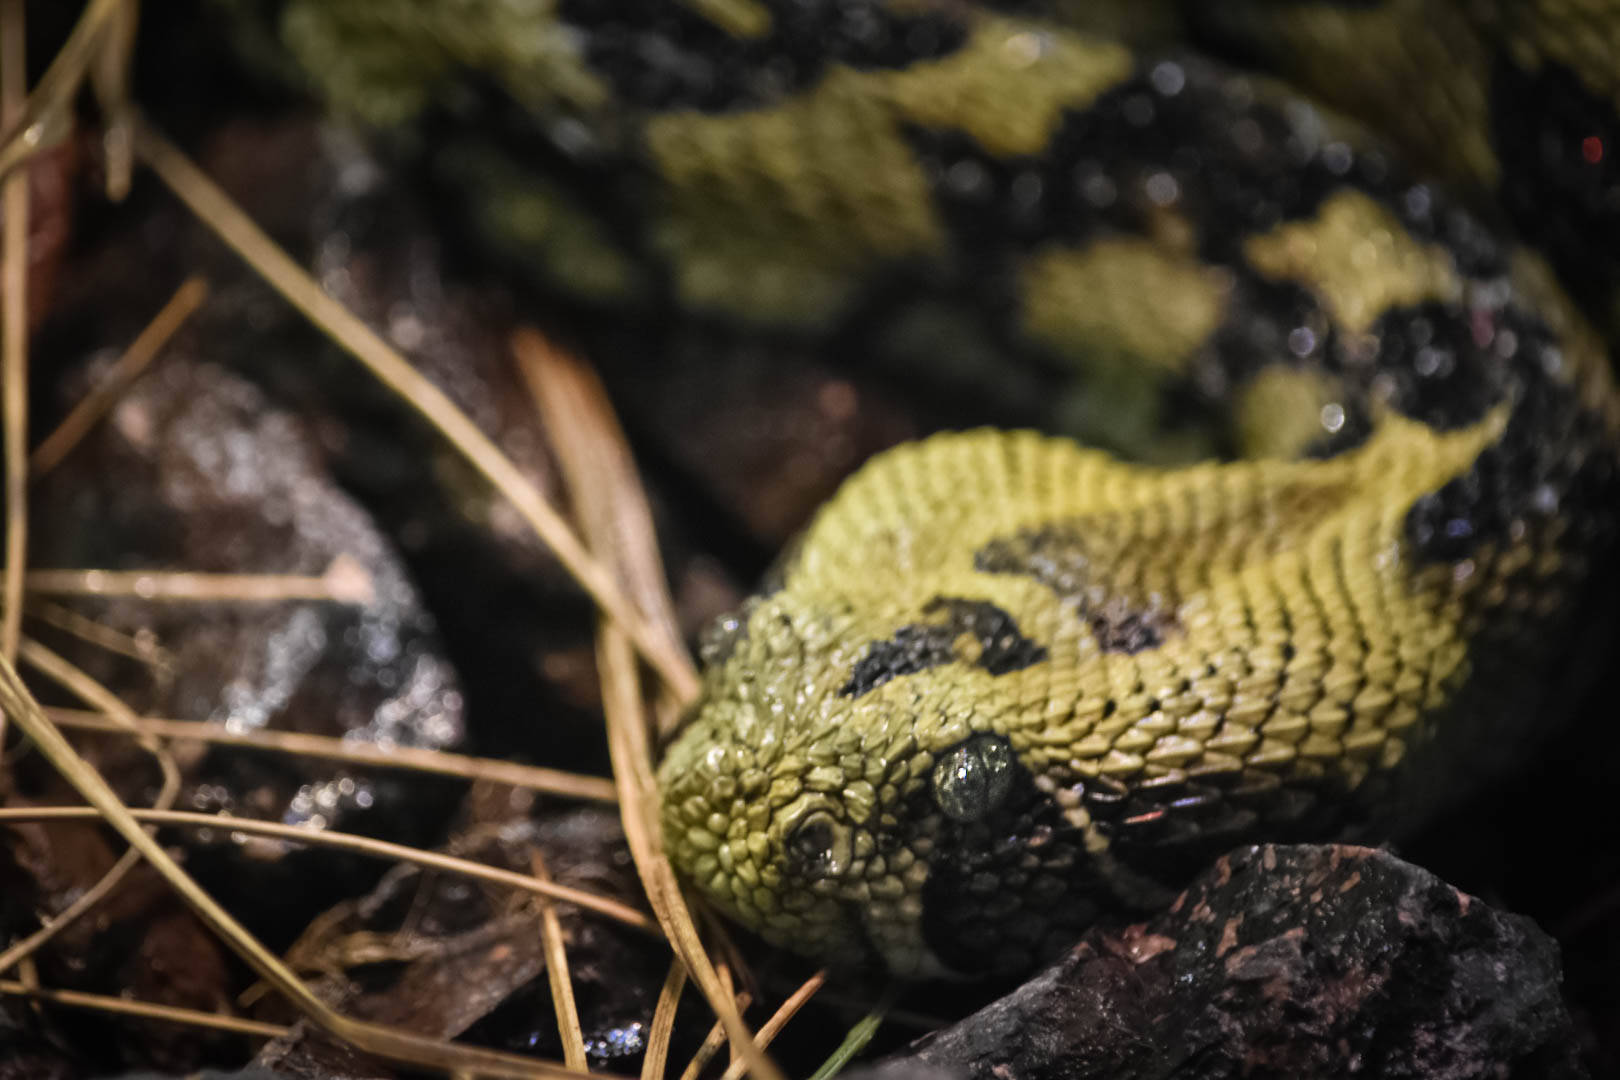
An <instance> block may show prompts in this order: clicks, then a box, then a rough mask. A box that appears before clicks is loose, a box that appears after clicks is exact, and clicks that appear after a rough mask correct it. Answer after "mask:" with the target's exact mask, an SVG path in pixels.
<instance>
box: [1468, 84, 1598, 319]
mask: <svg viewBox="0 0 1620 1080" xmlns="http://www.w3.org/2000/svg"><path fill="white" fill-rule="evenodd" d="M1589 140H1590V141H1589ZM1491 143H1492V146H1493V147H1494V148H1495V149H1496V152H1497V156H1498V159H1499V160H1500V162H1501V166H1502V176H1501V183H1500V190H1499V192H1498V195H1499V198H1500V200H1501V203H1502V205H1503V207H1505V208H1506V210H1507V212H1508V215H1509V216H1510V217H1511V218H1512V220H1513V224H1514V225H1515V226H1516V227H1518V228H1519V229H1520V230H1521V231H1522V232H1523V233H1524V235H1525V236H1526V237H1527V238H1528V239H1529V240H1531V241H1532V242H1534V243H1535V244H1536V246H1537V247H1538V248H1540V249H1541V250H1543V251H1545V252H1546V253H1547V255H1548V256H1549V258H1551V260H1552V262H1553V265H1554V266H1555V267H1556V268H1557V270H1558V272H1559V278H1560V280H1561V281H1562V282H1563V284H1564V285H1565V287H1566V288H1568V289H1569V290H1570V292H1571V294H1572V295H1573V296H1574V297H1575V298H1576V299H1577V300H1579V301H1581V302H1582V303H1583V304H1585V305H1586V306H1587V307H1588V309H1589V310H1591V311H1593V312H1595V313H1598V314H1600V315H1607V314H1608V311H1607V308H1608V305H1609V304H1610V303H1611V298H1612V297H1613V295H1614V290H1615V287H1616V285H1617V284H1620V120H1617V118H1616V113H1615V108H1614V102H1613V101H1602V100H1599V99H1598V98H1596V97H1593V96H1592V94H1591V93H1589V92H1588V91H1587V90H1586V89H1585V88H1584V87H1583V86H1582V85H1581V84H1580V81H1579V80H1578V79H1576V77H1575V76H1574V75H1573V74H1571V73H1570V72H1569V71H1568V70H1567V69H1565V68H1562V67H1560V66H1558V65H1557V64H1545V65H1542V66H1541V68H1540V69H1539V70H1537V71H1534V72H1531V71H1527V70H1525V69H1523V68H1521V67H1519V66H1518V65H1517V64H1514V63H1512V62H1511V61H1509V60H1508V59H1507V58H1505V57H1504V58H1503V59H1501V60H1500V61H1499V62H1498V63H1497V64H1496V67H1495V71H1494V77H1493V79H1492V81H1491Z"/></svg>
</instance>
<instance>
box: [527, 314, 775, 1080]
mask: <svg viewBox="0 0 1620 1080" xmlns="http://www.w3.org/2000/svg"><path fill="white" fill-rule="evenodd" d="M514 347H515V348H516V349H518V350H519V351H520V352H521V354H522V362H523V363H524V364H525V365H526V367H527V368H528V370H527V372H526V374H527V375H528V376H529V378H530V379H531V385H532V386H533V387H534V389H535V396H536V400H537V403H538V405H539V407H540V409H541V411H542V415H543V419H544V420H545V421H546V427H547V430H548V431H549V432H550V433H551V436H552V441H553V444H554V448H555V449H556V451H557V457H558V460H559V461H560V462H561V463H562V466H563V472H564V474H565V475H566V476H567V478H568V486H569V490H570V492H571V494H572V497H573V502H574V506H575V508H576V512H577V514H578V516H579V518H580V521H581V524H582V527H583V530H584V533H585V535H586V536H587V537H588V538H589V540H590V544H591V549H592V551H593V552H594V553H595V554H596V556H597V557H598V558H600V559H602V560H603V562H604V563H605V564H606V565H608V566H611V567H613V569H614V572H615V574H616V575H617V578H618V579H619V580H621V581H624V582H626V592H627V594H628V595H631V596H635V597H638V598H640V597H648V596H650V595H654V594H657V593H659V592H661V591H662V590H663V589H664V588H665V584H664V579H663V570H662V568H661V567H660V566H659V565H658V564H657V560H656V559H648V558H647V557H646V553H647V552H648V551H649V550H651V551H653V552H656V550H657V544H656V539H655V538H654V537H653V536H652V535H651V528H652V525H651V520H652V519H651V515H650V513H648V511H647V509H646V505H645V495H644V494H643V493H642V491H641V485H640V481H639V479H638V478H637V477H636V474H635V470H634V467H633V466H632V465H630V464H628V462H629V453H628V451H627V450H626V449H625V443H624V436H623V433H622V432H621V431H620V430H619V426H618V422H617V421H616V420H615V419H614V418H613V411H612V408H611V407H610V406H609V404H608V401H607V396H606V394H605V393H604V392H603V391H602V390H601V387H600V384H599V383H597V382H596V380H595V377H594V376H592V375H591V374H590V372H589V371H587V370H586V369H585V368H584V367H583V366H582V365H581V364H580V363H579V362H578V361H577V360H574V359H573V358H572V357H569V356H567V355H566V354H564V353H561V352H559V351H557V350H555V349H552V348H549V347H545V348H535V347H533V343H532V342H531V343H529V344H527V345H526V344H524V343H523V342H522V341H521V340H519V341H517V342H514ZM662 603H667V601H662ZM596 655H597V669H598V670H599V671H600V672H601V676H602V707H603V711H604V713H605V714H606V719H607V728H608V753H609V756H610V757H611V759H612V761H613V779H614V782H615V783H616V784H617V785H618V787H619V815H620V818H621V819H622V820H623V822H624V833H625V840H626V842H627V843H628V844H629V846H630V854H631V857H632V858H633V859H634V861H635V864H636V872H637V874H639V875H640V877H641V884H642V887H643V888H644V889H645V890H646V892H647V899H648V902H649V903H651V904H652V909H653V914H654V915H655V916H657V918H658V923H659V925H660V926H662V927H663V928H664V933H665V934H666V935H668V937H669V941H670V944H671V946H672V947H673V948H674V949H675V954H676V955H677V956H679V957H680V959H681V962H682V963H683V964H685V965H686V970H687V972H688V973H689V974H690V975H691V977H692V979H693V981H694V982H696V983H697V985H698V988H699V989H700V990H701V991H702V992H703V996H704V997H705V998H706V999H707V1000H708V1002H709V1007H710V1008H712V1009H713V1010H714V1011H715V1015H716V1016H718V1017H719V1018H720V1022H721V1023H722V1024H724V1025H725V1029H726V1035H727V1037H728V1038H729V1039H730V1041H731V1045H732V1049H733V1052H734V1053H736V1054H737V1055H738V1056H739V1057H740V1058H741V1059H743V1060H744V1061H745V1062H746V1063H747V1065H748V1067H749V1068H751V1069H752V1070H753V1071H754V1075H755V1076H756V1077H758V1078H759V1080H781V1075H782V1074H781V1072H780V1071H779V1070H778V1069H777V1068H776V1066H775V1064H774V1063H772V1062H771V1060H770V1059H769V1058H767V1057H766V1056H765V1055H764V1054H763V1053H762V1052H761V1051H760V1049H759V1047H758V1046H756V1045H755V1044H754V1040H753V1037H752V1035H751V1034H750V1033H749V1031H748V1025H747V1024H745V1023H744V1022H743V1019H742V1014H741V1013H740V1012H739V1011H738V1009H737V1004H736V1001H735V999H734V998H733V997H732V995H731V993H730V991H729V990H728V989H727V988H726V987H725V986H724V985H722V983H721V981H720V977H719V975H718V973H717V972H716V971H715V968H714V965H713V963H711V962H710V960H709V957H708V954H707V953H706V952H705V951H704V948H703V943H702V941H701V940H700V938H699V937H698V932H697V926H696V925H695V924H694V923H693V921H692V913H691V910H690V909H689V908H688V907H687V904H686V898H685V897H684V896H683V895H682V893H681V888H680V883H679V882H678V881H677V879H676V877H675V870H674V868H673V867H672V866H670V863H669V859H668V858H667V857H666V856H665V855H664V846H663V834H662V832H661V830H660V827H659V822H658V806H659V802H658V785H657V781H656V780H655V778H654V776H653V766H652V733H651V725H650V724H648V722H647V710H646V708H645V706H644V702H643V700H642V694H641V677H640V673H639V672H638V670H637V667H636V663H635V655H634V653H633V652H632V651H631V649H630V643H629V641H628V640H627V639H626V637H625V636H624V635H622V634H620V633H619V632H618V630H617V627H616V625H615V624H613V623H610V622H607V621H605V620H604V621H603V622H602V623H601V624H600V626H599V627H598V629H597V637H596ZM683 662H685V663H689V661H683Z"/></svg>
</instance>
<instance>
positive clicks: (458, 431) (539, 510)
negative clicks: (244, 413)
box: [135, 121, 697, 697]
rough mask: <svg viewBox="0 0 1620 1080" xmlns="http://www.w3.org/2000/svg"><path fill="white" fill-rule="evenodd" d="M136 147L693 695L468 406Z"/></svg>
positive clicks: (674, 653) (231, 211)
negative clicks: (424, 424) (491, 490)
mask: <svg viewBox="0 0 1620 1080" xmlns="http://www.w3.org/2000/svg"><path fill="white" fill-rule="evenodd" d="M135 148H136V153H137V154H139V155H140V157H141V159H142V160H144V161H145V162H146V164H147V165H149V166H150V167H151V168H152V170H153V171H154V172H156V173H157V174H158V176H159V178H161V179H162V181H163V182H164V183H165V184H167V185H168V186H169V188H170V190H172V191H173V192H174V193H175V194H176V195H177V196H178V197H179V198H180V200H181V201H182V202H184V203H185V204H186V205H187V206H188V207H190V208H191V211H192V212H193V213H195V214H196V215H197V216H198V217H199V218H201V219H202V220H203V222H204V223H206V224H207V225H208V226H209V228H211V229H213V230H214V232H215V233H216V234H217V235H218V236H219V238H220V239H221V240H223V241H225V243H226V244H228V245H230V246H231V248H233V249H234V250H235V251H236V252H237V254H239V255H241V256H242V257H243V258H244V259H245V260H247V262H248V264H249V265H250V266H252V267H253V269H254V270H256V271H257V272H258V273H259V275H260V276H261V277H263V278H264V280H265V281H266V282H268V283H269V284H270V286H271V287H272V288H274V289H275V290H276V291H277V292H279V293H281V295H282V296H283V297H284V298H285V299H286V300H287V301H288V302H289V303H291V304H292V305H293V306H294V307H296V308H297V309H298V310H299V311H301V312H303V313H304V315H305V316H306V317H307V318H309V319H310V321H312V322H314V323H315V324H316V325H317V326H319V327H320V328H321V329H322V330H323V331H324V332H325V333H326V334H327V335H328V336H329V337H331V339H332V340H333V341H335V342H337V343H338V344H339V345H341V346H342V347H343V348H344V349H346V350H348V352H349V353H350V354H352V355H353V356H354V357H355V358H356V359H357V360H359V361H360V362H361V363H362V364H364V365H365V366H366V367H367V368H368V369H369V370H370V371H371V373H372V374H373V375H375V376H376V377H377V378H378V379H379V380H381V381H382V383H383V384H384V385H385V386H387V387H388V388H389V389H391V390H393V391H394V392H395V393H397V394H399V395H400V396H401V397H403V398H404V399H405V400H406V401H408V402H410V403H411V405H413V406H414V407H415V408H416V409H417V410H418V411H419V412H420V413H421V414H422V416H423V418H425V419H426V420H427V421H428V422H429V423H431V424H432V425H433V426H434V427H436V428H437V429H438V430H439V432H440V434H442V435H443V436H444V437H445V438H446V439H447V440H448V441H449V443H450V445H452V446H453V447H455V448H456V450H458V451H459V452H460V453H461V454H462V456H464V457H465V458H466V459H467V460H468V461H469V462H470V463H471V464H472V466H473V467H474V468H476V469H477V470H478V471H479V472H481V473H483V475H484V477H485V478H486V479H487V480H488V481H489V482H490V483H491V484H492V485H494V487H495V489H496V490H497V491H499V492H500V493H501V494H502V495H504V496H506V498H507V499H508V500H509V501H510V502H511V503H512V505H513V506H514V507H516V508H517V511H518V513H519V514H521V515H522V516H523V518H524V520H526V521H527V522H528V523H529V526H530V527H531V528H532V529H534V531H535V534H536V535H537V536H539V537H540V539H541V540H542V541H543V542H545V544H546V545H547V546H548V547H550V548H551V551H552V553H553V554H554V555H555V556H556V557H557V561H558V562H560V563H562V564H563V566H564V567H565V568H566V569H567V570H568V572H569V573H570V574H572V575H573V577H574V580H575V581H577V582H579V584H580V587H581V588H583V589H584V590H585V591H586V592H588V593H590V595H591V598H592V599H594V600H595V601H596V603H597V605H598V606H599V607H601V608H602V610H603V611H605V612H607V614H608V615H609V616H610V617H611V618H612V619H613V620H614V622H615V623H617V624H618V625H619V626H620V627H622V628H623V629H624V631H625V633H626V634H628V635H629V636H630V638H631V640H632V641H634V642H635V644H636V647H637V648H638V649H639V650H640V651H641V653H642V655H643V656H645V657H646V658H647V662H648V663H649V664H651V665H652V667H653V669H654V670H655V671H657V672H658V673H659V675H661V676H662V677H663V678H664V680H665V681H666V682H668V683H669V685H670V686H671V687H672V688H674V689H675V690H676V691H677V692H678V693H679V694H680V695H681V696H683V697H691V696H693V695H695V694H696V692H697V681H696V679H695V678H694V677H693V675H692V669H691V664H690V662H689V661H688V660H687V659H686V657H685V656H684V655H682V654H681V653H680V652H679V651H678V650H672V649H671V648H670V646H669V643H668V642H667V641H666V640H665V639H664V638H663V637H662V635H660V634H658V633H657V632H656V631H654V630H653V629H652V628H651V626H650V625H649V624H648V623H647V621H646V620H645V619H644V618H642V617H641V616H640V614H639V613H638V612H637V611H636V609H635V607H634V606H633V605H632V604H631V603H630V601H629V600H628V599H627V598H626V597H625V595H624V594H623V593H622V592H621V591H620V590H619V589H618V587H617V586H616V585H615V584H614V582H613V580H612V578H610V577H609V576H608V574H607V572H606V571H605V570H603V569H602V566H601V564H600V563H598V562H597V561H596V560H594V559H592V558H591V556H590V555H589V554H588V553H587V552H586V550H585V548H584V546H583V545H581V544H580V542H579V539H578V537H576V536H575V535H574V532H573V530H572V529H570V528H569V527H568V525H567V524H566V523H565V522H564V521H563V519H562V517H561V516H559V515H558V513H557V511H556V510H555V509H553V508H552V506H551V504H550V503H548V502H546V499H545V496H543V495H541V494H540V492H539V490H538V489H537V488H535V486H534V485H533V484H531V483H530V482H529V480H528V478H527V477H526V476H524V475H523V473H522V472H521V471H520V470H519V469H518V467H517V466H516V465H514V464H513V463H512V461H511V459H510V458H508V457H507V456H506V455H505V454H503V453H501V451H500V449H499V448H498V447H496V445H495V444H494V443H493V442H492V441H491V440H490V438H489V436H487V435H485V434H484V433H483V431H481V430H480V429H479V428H478V426H477V425H476V424H474V423H473V422H472V420H470V419H469V418H468V417H467V415H466V413H464V412H462V411H461V410H460V409H458V408H456V406H455V403H454V402H452V401H451V400H450V398H449V397H447V396H446V395H445V393H444V391H442V390H440V389H439V388H438V386H436V385H435V384H434V383H433V382H432V380H430V379H428V378H427V377H426V376H425V375H423V374H422V373H421V372H419V371H417V370H416V369H415V368H414V367H412V366H411V365H410V363H409V362H408V361H407V360H406V359H405V358H404V357H403V356H401V355H400V354H399V353H398V352H397V351H395V350H394V348H393V347H392V346H390V345H388V344H387V343H386V342H385V341H383V339H382V338H381V337H380V336H378V334H377V333H376V332H375V331H374V330H372V329H371V327H369V326H367V325H366V324H365V323H364V322H362V321H361V320H360V319H359V318H358V317H357V316H356V315H355V314H354V313H353V312H351V311H350V310H349V309H348V308H346V307H344V306H343V305H342V304H340V303H338V301H337V300H335V299H333V298H332V297H331V296H329V295H328V294H327V293H326V292H325V291H323V290H322V289H321V287H320V285H319V284H317V283H316V281H315V280H314V279H313V278H311V277H310V276H309V274H307V273H306V272H304V270H303V269H301V268H300V267H299V266H298V264H297V263H295V262H293V261H292V259H291V258H289V257H288V256H287V253H286V252H284V251H282V250H281V249H280V248H279V247H277V246H276V244H275V242H274V241H272V240H271V239H270V237H269V236H267V235H266V234H265V232H264V230H262V229H260V228H259V227H258V226H257V225H255V224H254V223H253V222H252V221H251V220H250V219H249V218H248V216H247V215H246V214H244V213H243V212H242V210H241V208H239V207H238V206H237V205H236V204H235V203H234V202H232V201H231V199H230V197H229V196H227V195H226V194H225V193H224V192H223V191H221V190H220V188H219V187H218V185H216V184H215V183H214V182H213V181H212V180H210V179H208V177H206V176H204V175H203V173H202V171H201V170H200V169H198V168H197V167H196V166H195V165H193V164H192V163H191V162H190V161H189V160H188V159H187V158H186V157H185V155H184V154H182V153H181V152H180V151H179V149H178V148H176V147H175V146H174V145H173V144H171V143H170V142H169V141H168V140H167V139H165V138H163V137H162V136H161V135H159V134H158V133H157V132H156V131H155V130H153V129H152V128H151V126H150V125H147V124H145V123H144V122H140V121H137V123H136V137H135Z"/></svg>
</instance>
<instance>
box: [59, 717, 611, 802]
mask: <svg viewBox="0 0 1620 1080" xmlns="http://www.w3.org/2000/svg"><path fill="white" fill-rule="evenodd" d="M45 711H46V713H47V714H48V715H49V716H50V717H51V719H52V720H54V721H56V723H57V724H58V725H59V726H61V727H66V728H79V729H82V730H86V731H114V732H116V731H118V730H122V729H120V728H118V727H116V726H114V725H111V724H109V723H108V722H107V721H106V720H103V719H102V718H101V717H100V716H98V715H96V714H94V713H86V712H81V711H78V710H75V709H46V710H45ZM135 724H136V728H135V730H137V731H140V732H143V733H145V734H148V735H155V736H159V737H161V738H165V739H195V740H198V741H200V742H208V743H214V744H216V745H221V746H238V747H242V748H244V749H248V750H264V751H267V752H272V753H284V754H301V755H306V756H309V757H319V758H325V759H327V760H329V761H343V762H347V763H349V764H352V765H365V766H370V767H376V768H385V769H410V770H413V771H415V772H427V773H437V774H439V775H440V776H455V777H460V778H461V779H464V780H487V781H490V782H491V783H497V784H510V785H512V786H513V787H519V788H528V789H530V790H533V791H543V792H545V793H546V794H548V795H558V796H561V797H563V798H569V799H587V800H590V801H592V802H604V803H611V802H616V801H617V800H618V792H617V791H615V790H614V787H613V781H611V780H607V779H604V778H602V777H599V776H581V775H580V774H578V773H570V772H563V771H562V770H561V769H547V768H543V767H541V766H538V765H519V764H516V763H514V762H510V761H494V760H491V759H489V758H476V757H467V756H466V755H464V754H452V753H450V752H449V751H446V750H425V749H422V748H421V747H415V746H395V747H384V746H379V745H377V744H376V743H363V742H352V741H350V740H347V739H340V738H334V737H333V736H330V735H310V734H305V733H304V732H299V731H268V730H257V731H235V730H233V729H232V728H230V727H229V726H227V725H225V724H213V723H204V722H201V721H196V720H164V719H159V718H157V717H152V716H142V717H137V718H136V720H135Z"/></svg>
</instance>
